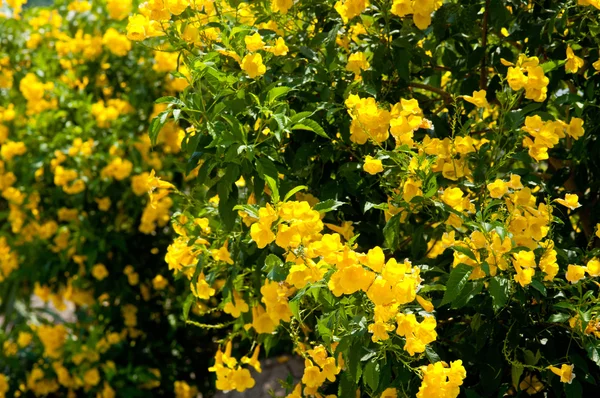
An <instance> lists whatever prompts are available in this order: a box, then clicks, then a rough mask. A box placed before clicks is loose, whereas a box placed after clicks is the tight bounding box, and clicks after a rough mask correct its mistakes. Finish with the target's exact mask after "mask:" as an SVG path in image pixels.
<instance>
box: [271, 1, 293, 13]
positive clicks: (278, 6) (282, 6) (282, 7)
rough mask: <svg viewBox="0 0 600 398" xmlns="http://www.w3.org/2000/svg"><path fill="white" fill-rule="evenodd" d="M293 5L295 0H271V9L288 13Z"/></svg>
mask: <svg viewBox="0 0 600 398" xmlns="http://www.w3.org/2000/svg"><path fill="white" fill-rule="evenodd" d="M292 5H294V2H293V0H271V11H273V12H280V13H282V14H287V12H288V10H289V9H290V8H292Z"/></svg>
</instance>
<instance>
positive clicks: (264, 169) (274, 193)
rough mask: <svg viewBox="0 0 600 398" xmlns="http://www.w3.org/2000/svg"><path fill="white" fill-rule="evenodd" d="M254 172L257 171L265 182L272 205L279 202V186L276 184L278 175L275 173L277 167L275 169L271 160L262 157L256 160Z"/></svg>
mask: <svg viewBox="0 0 600 398" xmlns="http://www.w3.org/2000/svg"><path fill="white" fill-rule="evenodd" d="M256 171H258V174H259V176H260V177H261V178H262V179H263V180H265V182H266V183H267V185H268V186H269V189H270V190H271V198H272V199H273V202H274V203H277V202H279V186H278V184H277V182H278V181H279V173H278V172H277V167H275V163H273V161H272V160H270V159H268V158H265V157H262V158H258V159H257V160H256Z"/></svg>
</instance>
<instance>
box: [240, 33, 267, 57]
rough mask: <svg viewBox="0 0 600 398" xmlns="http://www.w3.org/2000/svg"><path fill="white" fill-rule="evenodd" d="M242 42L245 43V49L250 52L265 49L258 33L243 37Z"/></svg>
mask: <svg viewBox="0 0 600 398" xmlns="http://www.w3.org/2000/svg"><path fill="white" fill-rule="evenodd" d="M244 42H245V43H246V49H247V50H248V51H251V52H254V51H258V50H262V49H263V48H265V42H264V41H263V40H262V36H261V35H260V34H259V33H258V32H257V33H255V34H253V35H252V36H250V35H248V36H246V37H244Z"/></svg>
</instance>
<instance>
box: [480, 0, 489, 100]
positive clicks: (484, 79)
mask: <svg viewBox="0 0 600 398" xmlns="http://www.w3.org/2000/svg"><path fill="white" fill-rule="evenodd" d="M489 13H490V0H485V12H484V13H483V37H482V39H481V47H482V48H483V58H482V59H481V79H480V80H479V88H480V89H481V90H485V89H486V88H487V54H486V51H487V34H488V17H489Z"/></svg>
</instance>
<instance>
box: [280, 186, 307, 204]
mask: <svg viewBox="0 0 600 398" xmlns="http://www.w3.org/2000/svg"><path fill="white" fill-rule="evenodd" d="M305 189H308V187H307V186H306V185H300V186H297V187H296V188H292V189H290V190H289V191H288V193H286V194H285V196H284V197H283V201H284V202H287V200H288V199H289V198H291V197H292V196H293V195H294V194H296V193H298V192H300V191H304V190H305Z"/></svg>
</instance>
